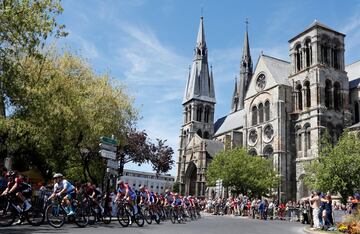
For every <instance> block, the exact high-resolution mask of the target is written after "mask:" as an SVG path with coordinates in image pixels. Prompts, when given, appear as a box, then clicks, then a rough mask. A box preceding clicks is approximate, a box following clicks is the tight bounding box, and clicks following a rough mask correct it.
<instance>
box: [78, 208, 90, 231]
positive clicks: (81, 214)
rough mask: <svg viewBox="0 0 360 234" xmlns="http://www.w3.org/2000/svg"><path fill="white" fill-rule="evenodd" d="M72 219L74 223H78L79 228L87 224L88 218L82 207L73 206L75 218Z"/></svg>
mask: <svg viewBox="0 0 360 234" xmlns="http://www.w3.org/2000/svg"><path fill="white" fill-rule="evenodd" d="M74 221H75V223H76V225H78V226H79V227H81V228H83V227H86V226H87V225H88V222H89V220H88V218H87V216H86V214H85V211H84V209H83V208H81V207H77V208H75V220H74Z"/></svg>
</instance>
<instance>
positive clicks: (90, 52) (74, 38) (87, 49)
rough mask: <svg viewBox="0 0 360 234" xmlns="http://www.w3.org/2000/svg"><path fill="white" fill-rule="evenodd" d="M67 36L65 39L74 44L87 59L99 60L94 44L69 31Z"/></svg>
mask: <svg viewBox="0 0 360 234" xmlns="http://www.w3.org/2000/svg"><path fill="white" fill-rule="evenodd" d="M68 32H69V35H68V37H67V39H68V40H69V41H70V42H72V43H73V44H75V45H76V46H77V47H78V48H79V49H80V50H81V52H82V55H83V56H84V57H85V58H88V59H96V58H99V56H100V55H99V52H98V50H97V48H96V46H95V44H94V43H92V42H90V41H89V40H87V39H85V38H84V37H82V36H80V35H79V34H77V33H74V32H73V31H69V30H68Z"/></svg>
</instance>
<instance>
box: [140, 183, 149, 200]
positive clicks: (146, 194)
mask: <svg viewBox="0 0 360 234" xmlns="http://www.w3.org/2000/svg"><path fill="white" fill-rule="evenodd" d="M139 195H140V201H139V204H147V203H148V200H149V197H150V192H149V190H147V188H146V187H145V186H141V187H140V189H139Z"/></svg>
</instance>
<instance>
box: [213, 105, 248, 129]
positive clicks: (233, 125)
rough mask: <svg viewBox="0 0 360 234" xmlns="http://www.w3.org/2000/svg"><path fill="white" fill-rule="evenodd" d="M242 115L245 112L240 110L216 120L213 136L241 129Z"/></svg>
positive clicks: (242, 124) (242, 123)
mask: <svg viewBox="0 0 360 234" xmlns="http://www.w3.org/2000/svg"><path fill="white" fill-rule="evenodd" d="M244 114H245V110H244V109H242V110H239V111H236V112H233V113H231V114H229V115H227V116H224V117H222V118H220V119H218V120H216V123H215V126H217V128H215V134H214V136H218V135H221V134H223V133H226V132H230V131H232V130H235V129H239V128H242V127H243V126H244Z"/></svg>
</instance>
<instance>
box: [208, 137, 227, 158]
mask: <svg viewBox="0 0 360 234" xmlns="http://www.w3.org/2000/svg"><path fill="white" fill-rule="evenodd" d="M203 141H204V142H205V144H206V151H207V152H208V153H209V154H210V156H211V157H214V156H215V155H216V154H217V153H219V152H220V151H221V150H223V149H224V144H223V143H222V142H220V141H217V140H203Z"/></svg>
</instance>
